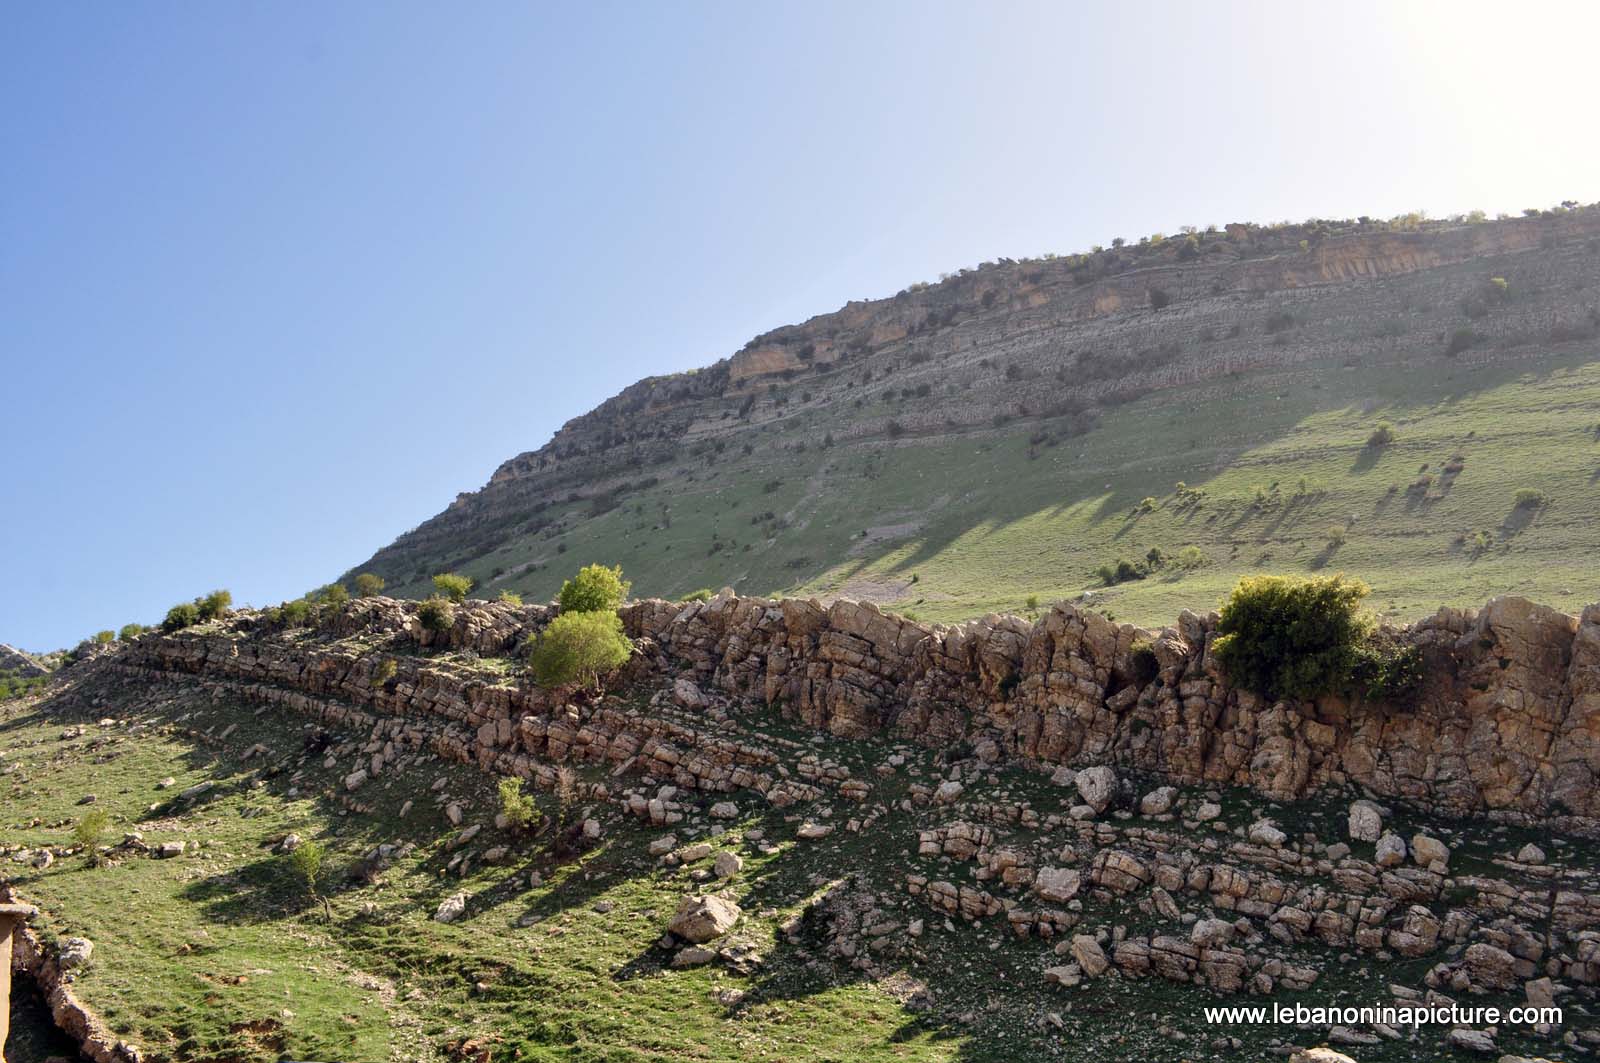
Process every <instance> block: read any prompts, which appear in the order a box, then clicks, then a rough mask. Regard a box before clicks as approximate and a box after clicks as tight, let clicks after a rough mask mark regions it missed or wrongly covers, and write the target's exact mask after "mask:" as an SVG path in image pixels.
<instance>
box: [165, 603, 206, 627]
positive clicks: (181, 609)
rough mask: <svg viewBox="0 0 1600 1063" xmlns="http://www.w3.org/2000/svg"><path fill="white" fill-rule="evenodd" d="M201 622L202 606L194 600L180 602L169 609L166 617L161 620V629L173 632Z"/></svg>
mask: <svg viewBox="0 0 1600 1063" xmlns="http://www.w3.org/2000/svg"><path fill="white" fill-rule="evenodd" d="M199 622H200V607H199V606H198V605H196V604H195V603H194V602H179V603H178V604H177V605H175V606H173V607H172V608H171V609H168V610H167V615H166V619H164V620H162V621H161V630H162V631H165V632H168V633H171V632H174V631H182V630H183V629H184V628H186V627H193V626H194V625H195V624H198V623H199Z"/></svg>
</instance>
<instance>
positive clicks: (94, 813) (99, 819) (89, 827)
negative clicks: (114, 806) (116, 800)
mask: <svg viewBox="0 0 1600 1063" xmlns="http://www.w3.org/2000/svg"><path fill="white" fill-rule="evenodd" d="M110 826H111V813H109V812H107V811H106V810H105V809H103V808H91V809H90V810H89V811H87V812H85V813H84V814H83V818H82V819H80V820H78V822H77V823H76V824H75V825H74V826H73V828H72V840H73V841H74V842H76V843H77V844H79V845H81V846H83V855H84V856H85V857H87V858H88V860H89V864H90V865H91V866H93V867H99V866H100V860H101V857H100V842H101V841H102V840H103V839H104V838H105V835H106V831H107V829H109V828H110Z"/></svg>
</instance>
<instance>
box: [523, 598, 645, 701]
mask: <svg viewBox="0 0 1600 1063" xmlns="http://www.w3.org/2000/svg"><path fill="white" fill-rule="evenodd" d="M632 653H633V643H632V642H630V641H628V637H627V636H626V635H624V634H623V633H622V620H621V618H620V617H618V616H617V614H616V613H614V612H578V613H568V612H563V613H562V614H561V615H560V616H558V617H556V618H555V619H554V620H552V621H550V624H549V626H548V627H546V628H545V629H544V631H542V632H540V634H539V637H538V638H537V639H536V640H535V641H534V645H533V653H532V654H531V655H530V656H529V659H528V664H529V666H530V667H531V668H532V669H533V677H534V679H535V680H536V681H537V682H538V684H539V685H540V686H543V687H564V686H574V685H576V686H580V687H594V688H595V689H596V690H598V689H599V687H600V677H601V676H603V675H605V674H606V673H607V672H610V671H612V670H613V669H615V668H618V667H620V666H621V665H622V664H624V663H625V662H626V661H627V660H628V657H629V656H630V655H631V654H632Z"/></svg>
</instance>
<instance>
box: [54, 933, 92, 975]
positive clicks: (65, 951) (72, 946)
mask: <svg viewBox="0 0 1600 1063" xmlns="http://www.w3.org/2000/svg"><path fill="white" fill-rule="evenodd" d="M93 955H94V942H92V941H90V940H89V939H88V938H63V939H62V940H61V951H60V952H59V953H58V954H57V959H58V961H59V962H60V964H61V969H62V970H63V971H70V970H73V969H75V968H78V967H82V966H84V965H85V964H87V963H88V962H89V957H91V956H93Z"/></svg>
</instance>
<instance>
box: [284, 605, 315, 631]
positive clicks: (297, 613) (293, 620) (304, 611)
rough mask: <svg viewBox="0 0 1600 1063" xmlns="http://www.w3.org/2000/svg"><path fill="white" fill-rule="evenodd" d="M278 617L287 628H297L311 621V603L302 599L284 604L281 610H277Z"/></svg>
mask: <svg viewBox="0 0 1600 1063" xmlns="http://www.w3.org/2000/svg"><path fill="white" fill-rule="evenodd" d="M278 617H279V619H281V620H282V621H283V622H284V624H285V625H287V626H288V627H299V626H300V625H302V624H304V623H305V622H306V621H307V620H310V619H311V603H310V602H308V601H306V600H305V599H304V598H296V599H295V600H294V601H292V602H284V603H283V606H282V608H280V609H279V610H278Z"/></svg>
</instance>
